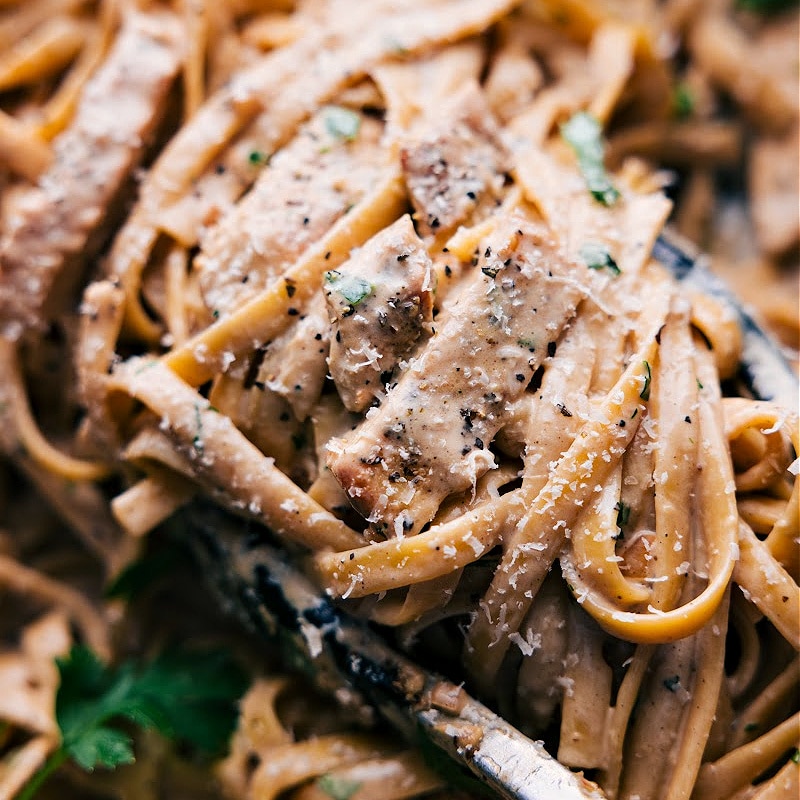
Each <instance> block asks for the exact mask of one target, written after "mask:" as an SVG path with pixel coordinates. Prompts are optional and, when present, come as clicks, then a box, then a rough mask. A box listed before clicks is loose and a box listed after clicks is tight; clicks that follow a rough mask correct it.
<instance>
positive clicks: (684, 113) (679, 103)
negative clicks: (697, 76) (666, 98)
mask: <svg viewBox="0 0 800 800" xmlns="http://www.w3.org/2000/svg"><path fill="white" fill-rule="evenodd" d="M693 111H694V95H693V94H692V90H691V89H690V88H689V87H688V86H687V85H686V84H685V83H679V84H678V85H677V86H676V87H675V88H674V89H673V90H672V113H673V114H674V115H675V117H676V118H677V119H688V118H689V117H691V116H692V112H693Z"/></svg>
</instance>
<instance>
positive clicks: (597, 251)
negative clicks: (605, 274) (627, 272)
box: [580, 242, 622, 275]
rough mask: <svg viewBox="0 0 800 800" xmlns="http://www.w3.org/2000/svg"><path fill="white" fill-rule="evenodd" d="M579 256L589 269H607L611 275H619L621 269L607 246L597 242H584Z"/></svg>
mask: <svg viewBox="0 0 800 800" xmlns="http://www.w3.org/2000/svg"><path fill="white" fill-rule="evenodd" d="M580 256H581V258H582V259H583V261H584V262H585V264H586V266H587V267H589V269H607V270H608V271H609V272H610V273H611V274H612V275H620V274H621V273H622V270H621V269H620V268H619V267H618V266H617V262H616V261H615V260H614V259H613V258H612V256H611V253H610V252H609V251H608V248H607V247H606V246H605V245H604V244H601V243H599V242H584V243H583V245H581V250H580Z"/></svg>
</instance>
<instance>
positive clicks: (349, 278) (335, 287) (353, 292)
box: [325, 269, 372, 306]
mask: <svg viewBox="0 0 800 800" xmlns="http://www.w3.org/2000/svg"><path fill="white" fill-rule="evenodd" d="M325 282H326V283H328V284H329V285H330V287H331V291H333V292H336V293H337V294H340V295H341V296H342V297H343V298H344V299H345V300H346V301H347V302H348V303H349V304H350V305H351V306H355V305H358V304H359V303H360V302H361V301H362V300H363V299H364V298H365V297H369V295H370V294H372V284H371V283H370V282H369V281H366V280H364V278H360V277H359V276H358V275H345V274H344V273H342V272H339V270H337V269H333V270H330V271H329V272H326V273H325Z"/></svg>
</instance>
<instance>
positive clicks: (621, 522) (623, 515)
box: [614, 500, 631, 530]
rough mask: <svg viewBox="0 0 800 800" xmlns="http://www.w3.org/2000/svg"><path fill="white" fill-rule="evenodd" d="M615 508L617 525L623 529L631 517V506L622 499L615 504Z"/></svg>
mask: <svg viewBox="0 0 800 800" xmlns="http://www.w3.org/2000/svg"><path fill="white" fill-rule="evenodd" d="M614 508H615V509H616V511H617V527H618V528H619V529H620V530H622V529H623V528H624V527H625V526H626V525H627V524H628V520H629V519H630V518H631V507H630V506H629V505H627V504H626V503H623V502H622V500H620V501H619V502H618V503H616V504H615V505H614Z"/></svg>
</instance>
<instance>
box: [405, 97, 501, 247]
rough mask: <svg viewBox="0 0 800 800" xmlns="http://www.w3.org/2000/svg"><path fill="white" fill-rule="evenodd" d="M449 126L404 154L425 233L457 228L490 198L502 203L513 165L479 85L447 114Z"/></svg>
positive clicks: (456, 101) (445, 124) (456, 99)
mask: <svg viewBox="0 0 800 800" xmlns="http://www.w3.org/2000/svg"><path fill="white" fill-rule="evenodd" d="M441 118H442V120H443V122H442V124H441V125H439V126H437V127H436V128H434V129H433V130H432V131H430V133H428V134H427V135H425V136H423V137H422V138H421V139H419V140H418V141H416V142H413V143H409V144H406V145H405V146H404V147H403V148H402V150H401V153H400V158H401V162H402V165H403V173H404V175H405V179H406V185H407V186H408V192H409V194H410V196H411V202H412V203H413V205H414V210H415V214H414V217H415V219H416V220H417V224H418V226H419V229H420V231H421V232H422V233H423V235H428V234H432V233H437V232H440V231H450V230H453V229H454V228H455V227H456V225H458V224H459V222H462V221H463V220H465V219H466V218H467V217H468V216H469V215H470V214H471V213H472V212H473V211H474V209H475V207H476V206H477V205H478V203H479V202H480V201H481V199H482V198H483V196H484V195H488V198H489V199H490V200H493V199H499V198H500V196H501V189H502V187H503V183H504V180H505V176H504V172H505V169H506V168H507V166H508V156H507V154H506V151H505V148H504V147H503V144H502V142H501V141H500V134H499V129H498V127H497V124H496V122H495V121H494V117H493V115H492V111H491V109H490V108H489V104H488V103H487V101H486V98H485V97H484V95H483V92H482V91H481V90H480V88H479V86H478V85H477V83H473V84H468V85H467V86H466V88H465V89H464V90H463V91H461V92H459V93H458V95H456V96H455V97H454V98H453V99H452V101H451V103H450V104H449V105H448V106H447V107H446V108H445V109H444V110H443V112H442V116H441Z"/></svg>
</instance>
